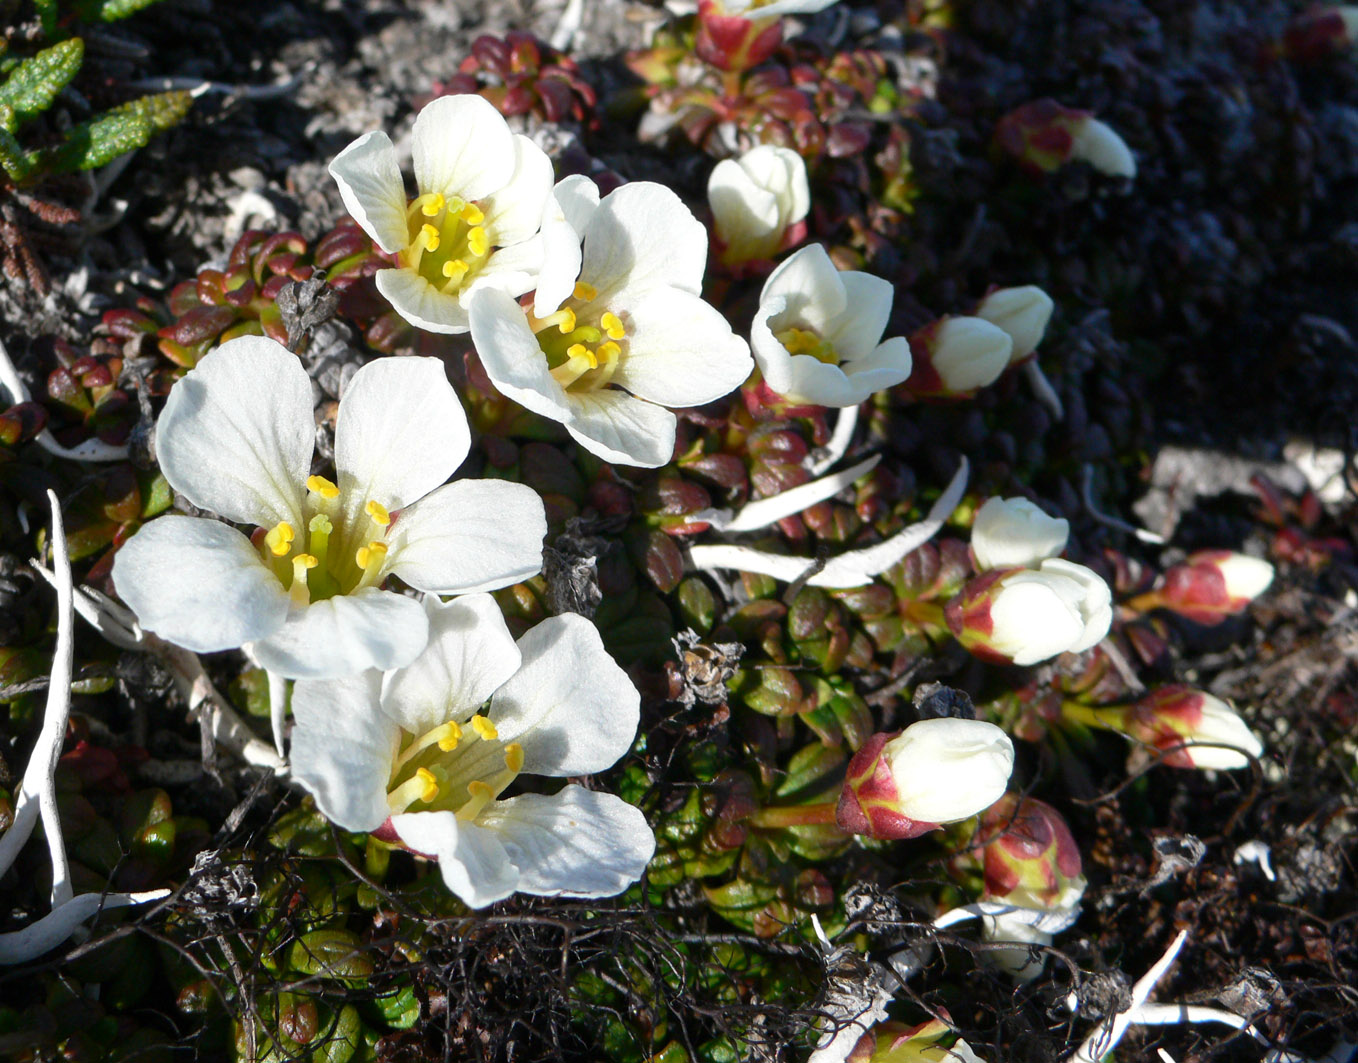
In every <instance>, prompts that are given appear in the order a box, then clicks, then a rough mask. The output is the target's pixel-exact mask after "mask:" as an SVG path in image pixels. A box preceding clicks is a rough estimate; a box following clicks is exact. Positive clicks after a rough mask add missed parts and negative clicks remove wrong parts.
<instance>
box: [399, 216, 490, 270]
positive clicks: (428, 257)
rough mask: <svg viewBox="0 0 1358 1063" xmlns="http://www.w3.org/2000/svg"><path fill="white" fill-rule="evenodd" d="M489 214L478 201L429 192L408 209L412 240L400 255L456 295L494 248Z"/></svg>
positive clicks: (407, 224)
mask: <svg viewBox="0 0 1358 1063" xmlns="http://www.w3.org/2000/svg"><path fill="white" fill-rule="evenodd" d="M485 221H486V215H485V213H484V212H483V211H482V210H481V208H480V207H479V206H477V205H476V204H475V203H468V202H466V201H465V200H462V199H458V198H457V197H456V196H455V197H453V198H452V199H448V198H446V197H445V196H444V195H443V193H441V192H426V193H424V194H423V195H421V196H417V197H415V199H413V200H411V203H410V206H409V207H407V208H406V227H407V229H408V231H409V243H407V244H406V247H405V249H404V250H403V251H401V252H400V254H399V256H398V257H399V258H400V261H401V265H403V266H405V267H406V268H407V269H413V270H414V271H415V272H416V273H418V274H419V275H420V276H421V277H423V278H424V279H425V280H427V281H428V282H429V283H430V284H432V285H433V286H434V287H435V288H437V289H438V290H439V291H440V292H442V293H443V294H445V295H456V294H457V293H458V292H460V291H461V290H462V288H463V286H464V285H466V284H467V283H468V282H469V281H470V280H471V279H472V278H473V277H475V276H476V275H477V274H478V273H479V272H480V271H481V268H482V266H484V265H485V263H486V259H487V257H488V256H489V255H490V253H491V251H492V249H493V248H492V242H491V234H490V232H489V231H487V229H486V226H485Z"/></svg>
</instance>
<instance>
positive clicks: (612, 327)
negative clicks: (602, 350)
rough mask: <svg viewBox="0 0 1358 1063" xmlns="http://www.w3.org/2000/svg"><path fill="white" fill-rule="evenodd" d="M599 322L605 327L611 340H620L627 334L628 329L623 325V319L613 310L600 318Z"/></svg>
mask: <svg viewBox="0 0 1358 1063" xmlns="http://www.w3.org/2000/svg"><path fill="white" fill-rule="evenodd" d="M599 324H600V325H602V326H603V327H604V331H605V332H607V333H608V338H609V339H610V340H620V339H622V338H623V337H624V336H626V335H627V330H626V329H625V328H623V327H622V319H621V318H620V317H618V315H617V314H615V313H613V312H612V311H611V310H610V311H609V312H608V313H606V314H604V316H603V317H601V318H599Z"/></svg>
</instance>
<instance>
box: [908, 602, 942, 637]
mask: <svg viewBox="0 0 1358 1063" xmlns="http://www.w3.org/2000/svg"><path fill="white" fill-rule="evenodd" d="M905 619H907V620H909V621H910V622H911V623H912V624H914V625H915V626H916V627H918V628H921V629H923V630H925V631H928V630H929V629H933V630H936V631H946V630H947V628H948V622H947V620H946V619H944V616H943V606H941V605H939V604H938V603H937V602H925V601H920V600H919V599H915V600H914V601H909V602H906V603H905Z"/></svg>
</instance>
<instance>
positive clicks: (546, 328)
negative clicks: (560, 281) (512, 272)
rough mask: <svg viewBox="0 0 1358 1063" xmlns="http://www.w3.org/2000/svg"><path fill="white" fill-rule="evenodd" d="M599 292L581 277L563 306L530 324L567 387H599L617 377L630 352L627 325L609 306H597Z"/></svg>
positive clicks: (582, 389) (554, 372)
mask: <svg viewBox="0 0 1358 1063" xmlns="http://www.w3.org/2000/svg"><path fill="white" fill-rule="evenodd" d="M598 296H599V293H598V291H597V290H596V289H595V288H594V286H593V285H591V284H586V283H585V282H584V281H578V282H576V285H575V291H574V292H573V293H572V295H571V297H570V298H569V299H567V300H566V302H565V303H563V304H562V306H561V309H560V310H558V311H557V312H556V313H554V314H548V315H547V316H546V317H534V316H533V314H532V312H531V311H530V312H529V314H528V324H529V326H530V327H531V328H532V329H533V333H534V334H535V335H536V336H537V339H538V346H539V347H541V348H542V353H543V354H545V355H546V356H547V367H548V368H549V369H550V370H551V371H552V376H553V377H554V378H555V379H556V382H557V383H558V384H560V385H561V386H562V387H563V388H565V389H566V390H567V391H576V392H586V391H597V390H598V389H599V388H602V387H604V386H606V385H607V384H608V382H609V381H610V380H612V379H613V374H614V373H615V372H617V368H618V359H620V358H622V357H623V355H624V354H625V353H626V350H625V347H624V344H623V342H622V341H625V340H626V338H627V326H626V325H624V324H623V321H622V318H620V317H618V315H617V314H615V313H613V312H612V311H611V310H608V309H607V308H605V307H601V306H596V305H594V304H595V300H596V299H597V298H598Z"/></svg>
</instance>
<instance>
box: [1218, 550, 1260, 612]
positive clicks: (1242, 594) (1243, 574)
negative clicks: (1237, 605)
mask: <svg viewBox="0 0 1358 1063" xmlns="http://www.w3.org/2000/svg"><path fill="white" fill-rule="evenodd" d="M1212 560H1213V561H1215V564H1216V568H1217V571H1218V572H1220V573H1221V578H1222V579H1223V580H1224V581H1225V582H1226V594H1227V596H1228V597H1230V598H1233V599H1244V600H1246V601H1254V599H1255V598H1258V597H1259V595H1261V594H1263V593H1264V591H1266V590H1268V587H1269V584H1270V583H1272V582H1273V566H1272V565H1271V564H1269V563H1268V562H1267V561H1265V560H1263V559H1262V558H1258V557H1250V556H1249V554H1237V553H1233V552H1225V553H1224V554H1223V555H1221V556H1220V557H1213V558H1212Z"/></svg>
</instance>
